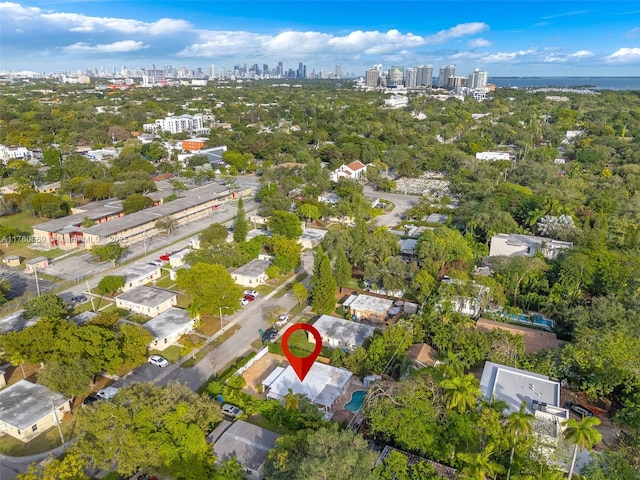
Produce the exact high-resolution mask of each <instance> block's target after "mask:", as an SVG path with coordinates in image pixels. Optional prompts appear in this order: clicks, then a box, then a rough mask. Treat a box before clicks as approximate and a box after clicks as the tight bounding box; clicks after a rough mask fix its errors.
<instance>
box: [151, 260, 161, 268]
mask: <svg viewBox="0 0 640 480" xmlns="http://www.w3.org/2000/svg"><path fill="white" fill-rule="evenodd" d="M164 264H165V262H163V261H162V260H154V261H153V262H149V265H153V266H155V267H161V266H163V265H164Z"/></svg>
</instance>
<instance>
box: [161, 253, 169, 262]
mask: <svg viewBox="0 0 640 480" xmlns="http://www.w3.org/2000/svg"><path fill="white" fill-rule="evenodd" d="M160 260H162V261H163V262H168V261H169V255H167V254H166V253H165V254H164V255H160Z"/></svg>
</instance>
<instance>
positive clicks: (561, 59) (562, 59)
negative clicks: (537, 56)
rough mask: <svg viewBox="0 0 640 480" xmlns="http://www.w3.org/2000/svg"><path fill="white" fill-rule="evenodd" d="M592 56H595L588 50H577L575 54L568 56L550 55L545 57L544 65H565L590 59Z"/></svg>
mask: <svg viewBox="0 0 640 480" xmlns="http://www.w3.org/2000/svg"><path fill="white" fill-rule="evenodd" d="M594 55H595V54H594V53H593V52H591V51H589V50H578V51H577V52H574V53H569V54H559V53H552V54H551V55H548V56H546V57H545V58H544V61H545V62H546V63H566V62H570V61H571V60H584V59H586V58H591V57H593V56H594Z"/></svg>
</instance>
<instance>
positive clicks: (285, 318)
mask: <svg viewBox="0 0 640 480" xmlns="http://www.w3.org/2000/svg"><path fill="white" fill-rule="evenodd" d="M288 321H289V315H287V314H283V315H280V316H279V317H278V320H276V323H275V325H276V327H281V326H283V325H284V324H285V323H287V322H288Z"/></svg>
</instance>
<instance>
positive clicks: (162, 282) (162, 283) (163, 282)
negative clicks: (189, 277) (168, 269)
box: [156, 275, 176, 288]
mask: <svg viewBox="0 0 640 480" xmlns="http://www.w3.org/2000/svg"><path fill="white" fill-rule="evenodd" d="M175 284H176V281H175V280H171V279H170V278H169V275H166V276H163V277H160V278H159V279H158V280H157V281H156V287H160V288H171V287H173V286H174V285H175Z"/></svg>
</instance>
